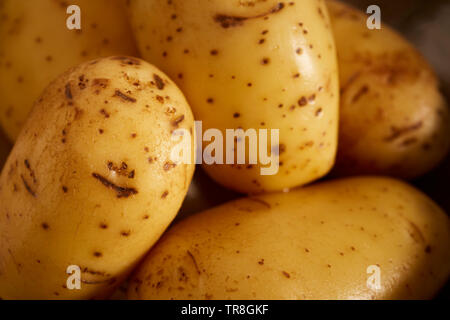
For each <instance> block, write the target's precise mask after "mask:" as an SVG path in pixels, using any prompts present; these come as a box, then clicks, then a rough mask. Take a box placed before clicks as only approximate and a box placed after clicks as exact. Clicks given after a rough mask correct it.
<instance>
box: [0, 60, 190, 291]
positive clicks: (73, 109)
mask: <svg viewBox="0 0 450 320" xmlns="http://www.w3.org/2000/svg"><path fill="white" fill-rule="evenodd" d="M193 125H194V123H193V116H192V112H191V110H190V108H189V106H188V104H187V102H186V100H185V98H184V96H183V95H182V93H181V92H180V90H179V89H178V88H177V87H176V85H175V84H174V83H173V82H172V81H171V80H169V78H168V77H167V76H165V75H164V74H163V73H162V72H161V71H159V70H158V69H156V68H155V67H153V66H151V65H149V64H148V63H147V62H144V61H142V60H139V59H135V58H128V57H122V56H116V57H111V58H105V59H100V60H94V61H92V62H88V63H85V64H82V65H80V66H78V67H77V68H74V69H72V70H71V71H69V72H67V73H65V74H64V75H62V76H61V77H59V78H58V79H57V80H56V81H55V82H53V84H52V85H51V86H49V87H48V88H47V89H46V91H45V92H44V94H43V95H42V97H41V98H40V100H39V101H38V102H37V104H36V105H35V107H34V109H33V111H32V113H31V115H30V117H29V119H28V120H27V123H26V124H25V127H24V130H23V131H22V133H21V135H20V136H19V138H18V140H17V143H16V145H15V146H14V148H13V151H12V154H11V156H10V157H9V158H8V161H7V163H6V165H5V168H4V170H3V172H2V176H1V178H0V203H1V207H0V234H1V241H0V297H1V298H3V299H29V298H32V299H48V298H51V299H65V298H72V299H75V298H83V299H87V298H96V297H102V296H104V295H106V294H108V293H109V292H110V290H112V289H114V287H115V286H116V285H117V284H119V283H120V282H121V280H123V279H124V278H125V277H126V276H127V275H128V273H129V272H130V271H131V270H132V268H133V267H134V266H135V264H136V262H137V261H138V260H139V259H140V258H142V256H143V254H144V253H145V252H146V251H147V250H148V249H149V248H150V247H151V246H152V245H153V243H154V242H155V241H156V240H157V239H158V238H159V237H160V235H161V234H162V233H163V232H164V230H165V229H166V227H167V226H168V225H169V223H170V222H171V221H172V220H173V218H174V217H175V215H176V213H177V211H178V209H179V208H180V206H181V203H182V201H183V198H184V196H185V194H186V191H187V188H188V186H189V183H190V180H191V178H192V174H193V171H194V165H192V164H189V165H188V164H178V165H176V164H175V163H174V162H172V160H171V159H173V157H172V156H171V153H172V150H173V147H174V146H175V142H174V141H172V139H171V136H172V132H173V130H174V129H175V128H179V129H186V130H190V129H192V127H193ZM188 142H189V141H188ZM191 142H192V144H193V138H192V139H191ZM191 147H193V146H191ZM192 162H193V159H192ZM69 266H78V267H79V268H80V272H81V278H80V279H79V280H80V281H81V290H69V289H68V288H66V287H67V285H66V283H67V280H68V277H69V275H68V274H66V270H67V268H68V267H69ZM69 270H71V271H70V272H72V273H73V274H72V275H73V276H75V277H76V276H77V274H76V273H74V271H73V269H69ZM69 280H70V281H71V282H70V283H72V284H74V285H76V280H75V278H70V279H69ZM72 280H73V282H72ZM69 288H70V286H69Z"/></svg>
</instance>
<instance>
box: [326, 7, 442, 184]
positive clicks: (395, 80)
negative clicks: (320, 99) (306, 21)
mask: <svg viewBox="0 0 450 320" xmlns="http://www.w3.org/2000/svg"><path fill="white" fill-rule="evenodd" d="M327 5H328V8H329V11H330V17H331V24H332V27H333V31H334V34H335V41H336V47H337V52H338V64H339V74H340V84H341V105H340V126H339V127H340V129H339V147H338V156H337V160H336V167H335V170H334V173H335V174H336V175H341V176H343V175H358V174H380V175H390V176H395V177H400V178H407V179H411V178H415V177H417V176H420V175H422V174H424V173H426V172H428V171H429V170H430V169H432V168H433V167H435V166H436V165H437V164H438V163H439V162H440V161H441V160H442V159H443V158H444V156H445V155H446V153H447V151H448V146H449V143H450V117H449V109H448V106H447V105H446V102H445V101H444V98H443V97H442V95H441V94H440V92H439V83H438V79H437V78H436V76H435V74H434V72H433V70H432V69H431V67H430V66H429V65H428V63H427V62H426V61H425V60H424V58H423V57H422V56H421V55H420V54H419V53H418V51H416V49H415V48H414V47H413V46H412V45H411V44H410V43H408V42H407V41H406V40H405V39H404V38H403V37H402V36H400V35H399V34H397V33H396V32H395V31H394V30H392V29H391V28H389V27H387V26H385V25H383V26H382V30H369V29H368V28H367V27H366V20H367V15H365V14H364V13H362V12H360V11H358V10H356V9H353V8H351V7H348V6H347V5H344V4H342V3H340V2H337V1H330V0H329V1H327ZM349 35H351V36H349Z"/></svg>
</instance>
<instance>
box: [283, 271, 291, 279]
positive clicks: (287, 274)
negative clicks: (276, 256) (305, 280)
mask: <svg viewBox="0 0 450 320" xmlns="http://www.w3.org/2000/svg"><path fill="white" fill-rule="evenodd" d="M282 273H283V276H285V277H286V278H288V279H290V278H291V275H290V274H289V273H287V272H286V271H282Z"/></svg>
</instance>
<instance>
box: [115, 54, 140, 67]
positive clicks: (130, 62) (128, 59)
mask: <svg viewBox="0 0 450 320" xmlns="http://www.w3.org/2000/svg"><path fill="white" fill-rule="evenodd" d="M111 60H117V61H121V62H122V63H124V64H127V65H130V66H132V65H135V66H139V65H141V61H140V60H139V59H136V58H132V57H125V56H117V57H112V58H111Z"/></svg>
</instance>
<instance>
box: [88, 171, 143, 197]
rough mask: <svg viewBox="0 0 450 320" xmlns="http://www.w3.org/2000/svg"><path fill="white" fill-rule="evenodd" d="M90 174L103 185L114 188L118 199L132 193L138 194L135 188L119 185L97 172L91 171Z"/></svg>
mask: <svg viewBox="0 0 450 320" xmlns="http://www.w3.org/2000/svg"><path fill="white" fill-rule="evenodd" d="M92 176H93V177H94V178H95V179H97V180H99V181H100V182H101V183H102V184H103V185H104V186H105V187H107V188H109V189H112V190H114V191H115V192H116V194H117V198H119V199H120V198H128V197H130V196H132V195H136V194H138V191H137V190H136V189H135V188H127V187H120V186H118V185H116V184H114V183H112V182H111V181H109V180H108V179H106V178H105V177H103V176H101V175H99V174H98V173H93V174H92Z"/></svg>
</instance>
